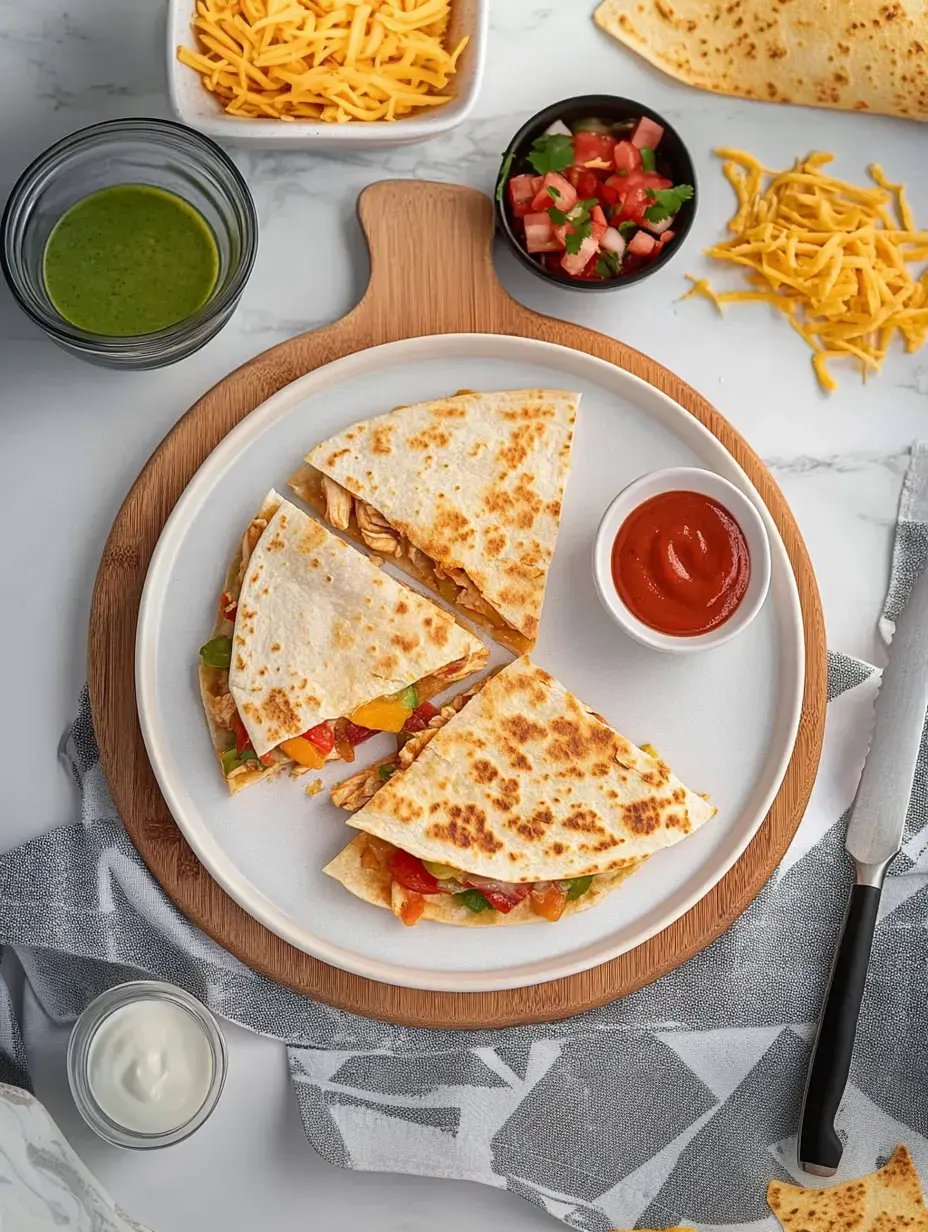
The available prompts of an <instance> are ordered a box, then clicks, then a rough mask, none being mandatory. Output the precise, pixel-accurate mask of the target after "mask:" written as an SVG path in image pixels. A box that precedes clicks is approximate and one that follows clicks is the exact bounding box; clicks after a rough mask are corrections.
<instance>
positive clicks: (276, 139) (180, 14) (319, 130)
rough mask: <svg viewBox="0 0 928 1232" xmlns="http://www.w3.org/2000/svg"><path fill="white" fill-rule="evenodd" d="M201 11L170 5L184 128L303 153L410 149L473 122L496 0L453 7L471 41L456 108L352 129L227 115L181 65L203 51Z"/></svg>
mask: <svg viewBox="0 0 928 1232" xmlns="http://www.w3.org/2000/svg"><path fill="white" fill-rule="evenodd" d="M194 6H195V0H169V8H168V28H167V61H168V95H169V97H170V100H171V108H172V110H173V112H174V115H175V116H176V117H177V119H178V120H180V122H181V123H182V124H188V125H189V126H190V127H191V128H195V129H198V130H199V131H200V132H201V133H206V134H207V136H209V137H213V138H215V139H216V140H217V141H223V142H229V143H231V144H240V145H251V146H257V147H263V148H265V149H282V148H290V149H296V150H309V149H319V150H324V149H332V148H335V147H338V146H344V147H348V148H353V149H365V148H370V147H372V146H397V145H409V144H411V143H412V142H415V141H427V140H428V139H429V138H430V137H437V136H439V135H440V134H441V133H446V132H448V131H449V130H450V129H452V128H455V127H456V126H457V125H458V124H460V123H461V121H462V120H464V119H466V118H467V116H468V115H469V114H470V112H471V110H472V109H473V106H474V103H475V102H476V100H477V92H478V90H479V89H480V83H481V79H482V77H483V66H484V59H485V55H486V41H487V40H486V27H487V10H488V7H489V0H452V6H451V24H450V27H449V32H448V38H449V43H450V44H451V45H452V46H453V45H455V44H456V43H457V42H458V41H459V40H460V39H461V38H463V37H464V35H468V36H469V38H470V41H469V42H468V44H467V47H466V48H465V49H464V51H463V53H462V55H461V59H460V62H459V67H458V71H457V73H456V74H455V75H454V77H452V79H451V81H450V83H449V85H448V91H449V93H451V94H453V95H454V97H453V98H452V100H451V102H450V103H446V104H444V105H443V106H441V107H436V108H434V109H433V110H432V111H427V112H425V113H423V114H422V115H413V116H404V117H402V118H401V119H399V120H395V121H393V122H392V123H385V122H383V121H374V122H372V123H364V122H361V121H355V122H352V123H348V124H328V123H323V122H322V121H321V120H293V121H292V122H287V121H283V120H273V119H245V118H243V119H237V118H236V117H235V116H231V115H229V114H228V113H227V112H225V111H224V110H223V109H222V107H221V105H220V103H219V100H218V99H216V98H215V97H214V96H213V95H212V94H210V92H209V91H208V90H207V89H206V87H205V86H204V85H203V83H202V81H201V79H200V75H199V74H198V73H197V72H196V70H195V69H192V68H188V67H187V65H186V64H181V62H180V61H179V60H178V58H177V48H178V47H179V46H182V47H189V48H190V49H191V50H192V51H195V50H197V46H196V39H195V38H194V34H193V30H192V28H191V21H192V19H193V14H194Z"/></svg>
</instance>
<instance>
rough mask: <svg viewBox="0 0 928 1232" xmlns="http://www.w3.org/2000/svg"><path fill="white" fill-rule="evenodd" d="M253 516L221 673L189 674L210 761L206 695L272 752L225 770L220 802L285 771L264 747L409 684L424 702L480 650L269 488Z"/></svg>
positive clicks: (475, 661) (481, 657) (216, 729)
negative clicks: (262, 761)
mask: <svg viewBox="0 0 928 1232" xmlns="http://www.w3.org/2000/svg"><path fill="white" fill-rule="evenodd" d="M272 511H273V512H272ZM262 514H269V515H270V516H269V517H268V520H267V526H266V528H265V529H264V530H263V533H260V538H258V540H257V543H256V544H255V545H254V547H253V550H251V552H250V556H249V557H248V559H247V568H246V569H245V570H244V578H243V579H242V585H241V592H240V593H238V604H237V614H236V617H235V623H234V627H233V625H232V623H231V622H230V621H228V620H223V619H220V620H219V621H218V622H217V627H216V629H215V630H214V636H215V635H216V634H217V633H219V634H225V635H227V636H232V641H233V653H232V664H231V667H230V669H229V671H228V672H227V673H226V672H223V671H221V670H220V669H216V668H207V667H203V666H201V669H200V683H201V692H202V694H203V702H204V708H205V710H206V715H207V721H208V723H209V725H210V733H211V736H212V738H213V746H214V748H215V749H216V752H217V755H219V757H220V760H221V755H222V752H223V751H224V750H227V749H228V748H230V747H232V746H233V745H234V737H233V735H232V732H231V731H230V730H229V728H228V727H224V726H222V725H221V724H220V723H219V722H218V721H217V717H216V711H217V700H216V699H217V698H220V697H223V696H225V695H228V696H230V697H231V699H232V701H233V702H234V704H235V708H236V709H237V710H238V713H239V715H240V717H241V719H242V722H243V724H244V726H245V730H246V731H247V732H248V735H249V736H250V738H251V741H252V744H253V745H254V749H255V752H256V753H257V755H258V756H259V757H260V756H262V755H263V754H266V753H268V752H270V751H271V750H274V753H273V754H272V756H274V757H275V759H279V760H275V763H274V764H272V765H271V766H268V767H264V766H258V767H257V768H256V769H254V770H253V769H252V768H251V766H250V765H248V766H246V767H243V768H241V769H240V770H238V771H236V772H235V773H234V774H233V775H232V776H231V777H230V778H229V779H227V780H226V781H227V783H228V785H229V790H230V791H231V792H232V794H235V793H236V792H237V791H240V790H241V789H242V788H243V787H245V786H249V785H250V784H251V783H254V782H257V781H259V780H260V779H262V778H265V777H267V776H268V775H269V774H274V773H279V771H280V769H281V768H283V766H291V765H292V764H293V763H292V761H291V760H290V759H289V758H287V757H286V756H285V755H284V754H283V752H282V750H280V749H278V748H277V747H276V746H277V745H279V744H280V742H281V741H283V740H286V739H288V738H290V737H292V736H297V735H301V734H302V733H303V732H305V731H307V730H308V729H310V728H312V727H314V726H315V725H316V724H317V723H321V722H323V721H324V720H326V719H336V718H340V717H350V715H351V714H352V713H353V712H354V711H355V710H357V708H358V707H359V706H361V705H362V704H364V703H365V702H369V701H372V700H373V699H375V698H378V697H383V696H385V695H388V694H391V693H396V692H398V691H399V690H401V689H403V688H405V687H406V686H407V685H410V684H417V685H420V686H422V687H423V692H424V693H425V695H426V696H428V695H433V694H435V693H437V692H439V691H440V690H442V689H444V688H446V687H447V686H448V685H450V684H452V683H453V682H454V681H455V680H461V679H463V677H464V676H467V675H470V673H471V672H474V671H476V670H477V669H478V668H479V667H481V666H482V665H483V663H484V662H485V661H486V658H487V656H488V654H489V651H488V649H487V647H486V646H484V645H483V643H482V642H480V641H479V640H478V639H477V638H475V637H474V636H473V634H472V633H470V632H468V631H467V630H466V629H464V628H462V627H461V626H460V625H459V624H458V622H457V621H456V620H455V619H454V617H453V616H452V615H450V614H449V613H448V612H446V611H443V610H442V609H441V608H439V607H437V606H436V605H435V604H433V603H431V602H430V601H429V600H428V599H425V598H423V597H422V596H421V595H419V594H416V592H414V591H412V590H410V589H409V587H407V586H404V585H403V584H402V583H401V582H398V581H396V580H395V579H394V578H392V577H390V576H389V574H386V573H384V572H382V571H381V570H380V569H379V568H378V567H377V566H376V565H374V564H373V563H372V562H371V561H370V560H369V559H368V558H367V557H366V556H364V555H362V554H361V553H360V552H356V551H355V550H354V548H352V547H349V545H348V544H346V543H344V542H343V541H342V540H341V539H339V538H337V536H335V535H332V534H330V533H329V531H327V530H326V529H325V527H324V526H321V525H320V524H319V523H318V522H316V521H314V520H313V519H312V518H310V517H308V516H307V515H306V514H305V513H303V511H302V510H300V509H297V507H296V506H295V505H292V504H290V502H289V501H286V500H284V499H283V498H282V497H281V496H279V495H278V494H277V493H276V492H271V493H270V494H269V495H268V497H267V498H266V499H265V502H264V504H263V506H262ZM246 539H247V536H246ZM244 551H245V546H244V541H243V544H242V545H239V546H238V547H237V549H236V552H235V553H234V555H233V560H232V563H231V564H230V567H229V571H228V573H227V575H226V589H227V590H228V591H229V592H230V593H231V594H235V593H236V592H237V589H238V587H237V582H238V580H239V578H240V577H241V573H242V560H243V555H244ZM426 686H427V687H426ZM336 755H337V754H336V753H335V752H334V751H333V752H332V753H331V754H330V757H335V756H336Z"/></svg>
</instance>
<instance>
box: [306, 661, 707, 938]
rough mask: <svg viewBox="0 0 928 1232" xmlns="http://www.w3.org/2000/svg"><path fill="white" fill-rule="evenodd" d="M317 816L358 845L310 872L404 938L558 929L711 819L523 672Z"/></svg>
mask: <svg viewBox="0 0 928 1232" xmlns="http://www.w3.org/2000/svg"><path fill="white" fill-rule="evenodd" d="M332 800H333V802H334V803H335V804H337V805H339V806H340V807H342V808H345V809H348V810H349V811H352V817H351V820H350V821H349V823H348V824H349V825H351V826H354V827H355V828H356V829H358V830H361V831H362V833H361V834H360V835H359V836H358V837H357V838H355V839H354V840H353V841H352V842H351V843H350V844H349V845H348V847H347V848H345V850H343V851H342V852H341V853H340V854H339V855H338V856H336V858H335V859H334V860H333V861H332V862H331V863H330V864H329V865H327V866H326V868H325V870H324V871H325V872H326V873H328V874H329V875H330V876H332V877H334V878H335V879H336V880H337V881H340V882H341V883H342V885H344V886H345V888H346V889H348V890H350V891H351V893H353V894H355V895H356V896H357V897H359V898H363V899H364V900H365V901H366V902H370V903H374V904H375V905H377V906H381V907H388V908H390V910H392V911H393V912H394V914H395V915H397V916H398V917H399V918H400V919H401V920H402V921H403V922H404V923H405V924H415V923H416V922H417V921H418V920H419V919H427V920H435V921H438V922H441V923H447V924H461V925H475V924H476V925H485V924H527V923H534V922H537V921H539V920H542V921H544V920H551V921H554V920H558V919H560V918H561V917H562V916H564V915H568V914H573V913H574V912H577V911H583V910H585V909H586V908H588V907H591V906H594V905H595V904H596V903H597V902H599V901H601V900H602V898H603V897H604V896H605V895H606V894H608V893H609V892H611V891H612V890H614V889H615V888H616V887H617V886H618V885H620V884H621V882H622V881H623V880H624V879H625V878H626V877H628V876H629V875H630V874H631V873H632V872H634V870H635V869H636V868H638V867H639V866H640V865H641V864H642V863H643V862H644V861H645V860H646V859H647V858H648V857H649V856H651V855H653V854H654V853H655V852H656V851H659V850H660V849H661V848H663V847H668V846H670V845H672V844H674V843H678V842H679V841H680V840H681V839H683V838H685V837H686V836H687V835H688V834H691V833H692V832H693V831H694V830H698V829H699V828H700V826H702V825H704V824H705V823H706V822H707V821H709V820H710V819H711V818H712V817H714V816H715V813H716V809H715V808H714V807H713V806H712V805H711V804H709V803H708V802H707V801H706V800H704V799H703V798H702V797H701V796H698V795H695V794H694V793H693V792H691V791H690V790H689V789H688V788H686V787H684V786H683V784H682V783H681V782H680V781H679V779H677V778H675V777H674V775H673V774H672V772H671V771H670V768H669V767H668V766H667V765H666V764H665V763H664V762H663V761H661V759H660V758H659V757H654V756H652V755H651V754H650V753H646V752H644V750H642V749H639V748H637V747H636V746H635V745H633V744H631V743H630V742H629V741H628V740H626V739H625V738H624V737H623V736H620V735H619V734H618V733H617V732H615V731H613V729H612V728H611V727H609V725H608V724H607V723H606V722H605V721H604V720H603V719H602V718H601V717H600V716H599V715H597V714H594V713H593V711H591V710H590V709H589V708H588V707H587V706H585V705H584V704H583V703H582V702H581V701H579V700H578V698H576V697H574V695H573V694H572V693H569V692H568V691H567V689H565V688H564V686H563V685H562V684H560V683H559V681H557V680H555V678H554V677H553V676H551V675H550V674H549V673H548V672H546V671H543V670H542V669H541V668H540V667H537V666H536V665H535V664H534V663H532V662H531V660H530V659H529V658H528V657H522V658H520V659H517V660H516V661H515V662H514V663H511V664H509V666H508V667H505V668H503V669H502V670H501V671H500V672H499V673H498V674H496V675H494V676H491V677H490V678H488V679H487V680H485V681H481V682H479V683H478V684H476V685H474V686H472V687H471V688H470V689H468V690H467V691H466V692H465V693H462V694H461V695H459V696H458V697H457V698H455V699H454V701H453V702H451V703H449V704H447V705H446V706H444V707H443V708H442V709H441V711H440V712H438V713H437V714H436V715H434V716H433V717H432V718H431V719H430V720H429V725H428V727H426V728H425V729H424V730H423V731H421V732H419V733H417V734H415V735H413V736H412V737H411V738H410V739H409V740H408V741H407V743H405V744H404V746H403V747H402V748H401V749H399V750H398V752H397V753H396V754H395V755H393V756H392V757H387V758H382V759H381V760H380V761H379V762H377V763H376V764H375V765H374V766H372V767H369V768H368V769H367V770H364V771H362V772H360V773H359V774H356V775H355V776H353V778H351V779H349V780H347V781H346V782H344V783H341V784H340V785H339V786H337V787H336V788H334V789H333V791H332Z"/></svg>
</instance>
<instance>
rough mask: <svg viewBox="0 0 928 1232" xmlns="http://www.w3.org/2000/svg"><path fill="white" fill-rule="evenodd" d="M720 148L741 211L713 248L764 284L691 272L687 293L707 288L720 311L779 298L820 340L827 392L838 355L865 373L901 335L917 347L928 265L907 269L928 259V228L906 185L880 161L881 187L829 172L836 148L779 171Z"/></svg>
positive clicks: (926, 330) (927, 296)
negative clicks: (719, 286)
mask: <svg viewBox="0 0 928 1232" xmlns="http://www.w3.org/2000/svg"><path fill="white" fill-rule="evenodd" d="M715 152H716V154H718V156H719V157H720V158H723V159H726V160H727V161H726V162H725V163H724V165H723V168H722V170H723V172H724V174H725V177H726V179H728V181H729V182H730V184H731V185H732V187H733V188H734V190H735V193H736V194H737V197H738V211H737V213H736V214H735V216H734V217H733V218H732V219H731V221H730V222H729V224H728V230H729V231H731V232H733V233H734V238H733V239H730V240H725V241H724V242H723V243H721V244H716V245H715V247H714V248H708V249H706V252H707V254H708V255H709V256H711V257H715V258H716V259H717V260H719V261H730V262H733V263H734V264H735V265H743V266H745V267H747V269H749V270H750V271H751V272H750V273H749V274H748V275H747V279H748V282H749V283H751V285H752V286H753V287H755V288H756V289H755V290H753V291H722V292H719V293H716V292H714V291H713V290H712V288H711V287H710V285H709V282H708V280H706V279H698V278H695V277H694V276H693V275H692V274H687V278H689V279H690V281H691V282H692V283H693V284H694V285H693V287H692V289H691V290H690V291H688V292H687V294H686V295H685V296H684V297H683V298H684V299H688V298H689V296H690V295H704V296H706V297H707V298H708V299H710V300H712V302H713V303H714V304H715V306H716V307H717V308H718V310H719V312H721V311H722V305H723V304H726V303H733V302H735V301H742V300H762V301H765V302H767V303H771V304H773V305H774V307H775V308H777V309H778V310H779V311H780V312H782V313H783V314H784V315H785V316H786V318H787V320H788V321H789V323H790V324H791V325H792V326H793V328H794V329H795V330H796V331H797V332H798V333H800V334H801V335H802V336H803V338H805V340H806V342H808V344H809V346H810V347H812V350H813V352H814V354H813V356H812V364H813V367H814V369H815V375H816V376H817V377H818V381H819V384H820V385H821V387H822V388H823V389H825V390H833V389H837V384H836V383H835V381H834V379H833V377H832V376H831V374H830V372H829V371H828V367H827V365H828V362H829V361H830V360H833V359H847V358H850V359H851V360H852V361H853V362H855V363H856V364H857V365H858V366H859V368H860V370H861V372H862V373H863V374H864V377H865V378H866V375H867V373H868V371H870V370H873V371H878V370H879V369H880V368H881V367H882V364H883V360H884V358H885V356H886V352H887V350H888V348H889V345H890V343H891V341H892V338H893V335H894V334H896V333H898V334H899V335H900V336H901V338H902V339H903V341H904V343H905V346H906V349H907V350H909V351H915V350H918V348H919V347H921V346H922V345H923V344H924V342H925V338H926V336H928V272H926V273H923V274H921V276H920V277H919V278H915V277H913V275H912V273H911V272H910V271H909V268H908V266H909V265H911V264H912V263H913V262H918V261H925V260H928V231H917V230H916V229H915V224H914V221H913V218H912V211H911V209H910V208H909V203H908V202H907V200H906V196H905V188H904V186H903V185H902V184H891V183H890V182H889V181H888V180H887V179H886V176H885V175H884V174H883V170H882V168H881V167H880V166H879V165H878V164H876V163H873V164H872V165H871V166H870V167H869V168H868V171H869V174H870V177H871V179H872V180H873V181H874V184H875V185H876V187H874V188H859V187H858V186H857V185H855V184H848V183H846V182H845V181H844V180H837V179H835V178H834V177H832V176H830V175H828V174H827V173H825V172H824V171H822V167H823V166H825V164H827V163H830V162H831V161H832V157H833V156H832V155H831V154H824V153H818V154H810V155H809V157H808V158H806V159H804V160H797V162H796V164H795V166H794V167H793V168H792V169H791V170H789V171H778V172H774V171H768V170H767V169H766V168H765V167H762V166H761V164H760V163H759V162H758V161H757V159H756V158H753V157H752V156H751V155H750V154H745V153H743V152H742V151H741V150H724V149H723V150H716V151H715ZM765 177H770V178H769V182H768V183H767V184H766V186H765V185H764V178H765ZM890 207H893V208H894V210H895V215H896V216H895V217H893V214H892V213H891V212H890Z"/></svg>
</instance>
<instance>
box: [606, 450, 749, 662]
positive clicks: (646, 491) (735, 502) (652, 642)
mask: <svg viewBox="0 0 928 1232" xmlns="http://www.w3.org/2000/svg"><path fill="white" fill-rule="evenodd" d="M662 492H699V493H700V494H701V495H703V496H708V497H711V498H712V499H713V500H715V501H718V503H719V504H720V505H723V506H724V507H725V508H726V509H727V510H728V512H729V513H730V514H731V515H732V517H733V518H734V519H735V521H736V522H737V523H738V525H739V526H740V527H741V530H742V531H743V533H744V537H745V539H746V540H747V545H748V553H749V555H750V558H751V576H750V579H749V581H748V588H747V590H746V592H745V595H744V598H743V599H742V600H741V602H740V603H739V604H738V606H737V608H735V610H734V612H732V614H731V616H729V618H728V619H727V620H726V621H725V622H724V624H721V625H719V626H718V628H715V629H710V631H709V632H708V633H698V634H696V635H695V636H694V637H685V636H683V635H677V634H670V633H659V632H658V630H657V629H652V628H651V627H650V625H646V624H643V623H642V622H641V621H640V620H638V618H637V617H635V616H633V615H632V613H631V612H630V611H629V610H628V608H627V607H626V606H625V604H624V603H623V602H622V600H621V598H620V597H619V594H618V592H617V590H616V588H615V583H614V582H613V580H612V545H613V543H614V542H615V537H616V535H617V534H618V533H619V527H620V526H621V525H622V523H623V522H624V521H625V519H626V518H627V517H628V515H629V514H630V513H631V512H632V510H634V509H637V508H638V506H639V505H641V504H643V503H644V502H645V501H646V500H650V498H651V497H652V496H659V495H660V494H661V493H662ZM593 581H594V583H595V585H596V593H597V594H598V595H599V600H600V602H601V603H602V605H603V607H604V608H605V609H606V611H607V612H608V613H609V615H610V616H611V617H612V619H613V620H614V621H615V622H616V624H617V625H619V626H620V627H621V628H622V629H624V630H625V632H626V633H627V634H628V635H629V636H630V637H633V638H634V639H635V641H637V642H641V644H642V645H643V646H650V647H651V649H652V650H667V651H669V652H670V653H671V654H689V653H691V652H692V651H695V650H709V649H711V648H712V647H713V646H721V645H722V643H723V642H729V641H731V639H732V638H733V637H737V636H738V634H739V633H741V632H742V631H743V630H744V629H746V628H747V627H748V625H749V624H750V623H751V621H752V620H753V619H754V617H755V616H756V615H757V613H758V612H759V611H760V609H761V608H762V607H763V605H764V600H765V599H766V597H767V590H768V587H769V586H770V542H769V540H768V538H767V530H766V528H765V526H764V523H763V520H762V519H761V516H760V514H759V513H758V512H757V507H756V506H755V504H754V502H753V501H752V500H751V499H750V497H748V496H746V495H745V494H744V493H743V492H742V491H741V490H740V489H739V488H736V487H735V486H734V484H732V483H729V482H728V480H727V479H723V478H722V477H721V475H716V474H715V473H714V472H712V471H704V470H700V469H699V468H698V467H692V466H675V467H670V468H669V469H667V470H662V471H651V473H650V474H647V475H642V476H641V478H640V479H636V480H634V482H632V483H630V484H629V485H628V487H627V488H623V489H622V491H621V492H620V493H619V494H618V496H617V497H616V498H615V500H614V501H613V502H612V504H611V505H610V506H609V508H608V509H607V510H606V512H605V513H604V514H603V519H602V521H601V522H600V524H599V529H598V530H597V532H596V538H595V540H594V542H593Z"/></svg>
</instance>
